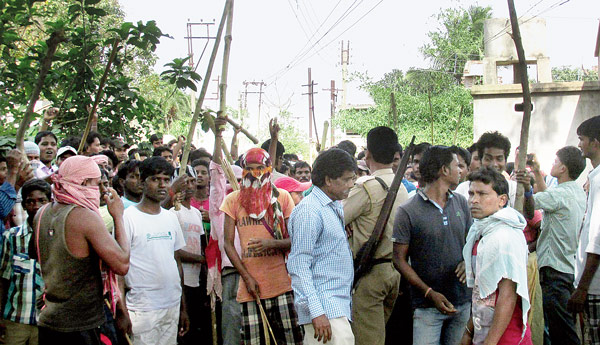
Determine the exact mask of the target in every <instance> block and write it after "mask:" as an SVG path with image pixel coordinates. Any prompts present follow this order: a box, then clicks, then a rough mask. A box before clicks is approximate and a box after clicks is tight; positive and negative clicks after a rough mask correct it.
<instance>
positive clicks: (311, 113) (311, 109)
mask: <svg viewBox="0 0 600 345" xmlns="http://www.w3.org/2000/svg"><path fill="white" fill-rule="evenodd" d="M315 85H318V84H315V82H314V80H312V75H311V68H310V67H309V68H308V84H306V85H302V86H308V93H303V95H308V144H309V146H310V148H311V149H310V150H309V151H310V158H311V160H312V152H313V150H312V146H313V123H314V125H315V136H316V137H317V143H318V142H319V135H318V134H317V122H316V120H315V98H314V95H315V93H318V92H315V90H314V87H315Z"/></svg>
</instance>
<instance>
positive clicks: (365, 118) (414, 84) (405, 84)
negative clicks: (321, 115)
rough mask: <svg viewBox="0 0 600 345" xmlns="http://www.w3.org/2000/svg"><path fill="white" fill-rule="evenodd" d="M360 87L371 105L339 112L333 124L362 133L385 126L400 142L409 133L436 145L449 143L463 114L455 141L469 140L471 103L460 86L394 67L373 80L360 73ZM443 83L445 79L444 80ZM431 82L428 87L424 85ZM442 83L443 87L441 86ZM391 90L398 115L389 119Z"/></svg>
mask: <svg viewBox="0 0 600 345" xmlns="http://www.w3.org/2000/svg"><path fill="white" fill-rule="evenodd" d="M360 78H362V85H361V88H362V89H364V90H365V91H367V92H369V94H370V96H371V97H372V98H373V101H374V102H375V106H373V107H370V108H368V109H348V110H343V111H341V112H340V115H339V116H338V117H337V120H336V125H338V126H340V127H342V128H344V129H346V130H348V131H351V132H355V133H358V134H360V135H362V136H366V134H367V132H368V131H369V130H370V129H371V128H373V127H376V126H389V127H391V128H394V123H397V127H396V128H394V129H395V130H396V132H397V133H398V139H399V141H400V143H402V144H404V145H406V144H408V143H409V142H410V139H411V138H412V136H413V135H416V142H422V141H427V142H431V143H433V144H436V145H452V144H453V143H452V141H453V138H454V133H455V130H456V125H457V123H458V119H459V117H460V109H461V106H462V107H463V114H462V118H461V122H460V126H459V129H458V134H457V142H456V143H457V144H458V145H461V146H465V147H466V146H469V145H471V144H472V141H473V138H472V132H473V106H472V105H471V103H470V102H471V100H472V98H471V95H470V93H469V91H468V90H466V89H465V88H463V87H462V86H459V85H455V84H453V83H449V84H446V85H444V83H443V81H444V80H443V79H442V80H439V79H438V80H436V78H435V75H431V73H424V72H420V71H417V70H411V71H408V72H407V73H406V74H404V73H403V72H402V71H398V70H394V71H392V72H390V73H387V74H386V75H385V76H384V77H383V78H382V79H381V80H379V81H373V80H371V79H370V78H368V77H367V76H365V75H361V76H360ZM445 83H448V81H447V80H446V81H445ZM427 86H431V88H429V89H428V88H427ZM442 86H444V87H442ZM392 92H393V93H394V95H395V100H396V108H397V114H398V118H397V120H396V121H394V119H393V115H392V107H391V98H390V94H391V93H392ZM429 97H431V105H432V109H433V129H434V136H433V139H432V138H431V122H432V116H431V111H430V108H429Z"/></svg>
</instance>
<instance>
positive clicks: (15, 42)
mask: <svg viewBox="0 0 600 345" xmlns="http://www.w3.org/2000/svg"><path fill="white" fill-rule="evenodd" d="M123 18H124V15H123V13H122V12H121V10H120V8H119V3H118V1H117V0H76V1H70V0H46V1H35V0H7V1H3V2H2V3H1V4H0V56H1V59H0V91H2V92H1V94H0V120H1V121H3V122H4V123H5V124H6V125H5V126H3V128H2V130H1V132H0V133H2V134H5V135H14V132H15V131H16V126H17V124H18V121H19V120H20V118H21V117H22V116H23V113H24V109H25V107H26V105H27V101H28V97H29V95H30V93H31V89H32V87H33V85H34V81H35V80H36V78H37V75H38V69H39V66H38V65H39V61H40V59H41V57H43V56H44V54H45V48H46V47H45V42H44V41H45V39H46V38H47V37H48V36H49V35H50V34H51V33H52V32H54V31H57V30H63V31H64V32H65V35H66V37H67V38H68V41H67V42H66V43H64V44H61V45H60V46H59V49H58V50H57V52H56V54H55V58H54V61H53V65H52V69H51V71H50V73H49V75H48V77H47V78H46V81H45V84H44V88H43V91H42V95H41V96H42V99H43V100H44V101H47V102H48V103H50V104H52V105H53V106H55V107H57V108H59V115H58V117H57V120H55V123H54V124H53V130H56V132H57V133H60V134H61V135H65V136H69V135H79V134H81V132H82V131H83V128H84V127H85V122H86V119H87V117H88V114H89V108H90V107H91V105H92V104H93V102H94V100H95V97H96V94H97V91H98V87H99V81H100V78H101V77H102V75H103V73H104V71H105V69H106V65H107V62H108V60H109V56H110V55H111V52H112V50H113V44H115V42H117V45H116V50H117V51H116V58H115V60H114V62H113V64H112V67H111V69H110V70H109V78H108V80H107V83H106V86H105V88H104V94H103V96H102V98H101V99H100V100H99V106H98V110H97V114H98V128H99V131H100V132H101V134H103V135H107V136H113V135H122V136H123V137H125V138H126V139H127V140H132V139H133V140H136V139H137V140H139V139H141V138H142V137H143V135H144V134H146V131H148V129H154V130H157V129H167V130H168V128H169V124H170V122H172V121H174V120H176V119H177V116H178V114H182V113H190V108H191V107H190V105H189V102H187V104H186V103H185V102H183V101H182V99H183V98H185V97H184V96H185V94H184V93H183V91H184V90H185V88H188V87H192V86H194V85H193V82H194V81H197V80H199V76H198V75H197V74H195V73H193V72H192V71H188V70H186V69H185V68H180V66H179V65H178V63H179V62H180V60H181V59H176V61H174V62H173V63H172V65H169V66H168V67H169V68H170V69H169V71H168V72H167V73H166V74H165V77H166V78H167V80H166V81H161V80H160V78H159V76H158V75H157V74H156V73H154V72H153V70H152V66H153V65H154V63H155V61H156V56H155V55H154V51H155V49H156V47H157V45H158V44H159V42H160V38H161V37H163V36H167V35H166V34H164V33H163V32H162V31H161V30H160V28H158V26H157V25H156V22H154V21H148V22H145V23H144V22H141V21H139V22H137V23H132V22H125V21H124V19H123ZM186 67H187V66H186ZM171 79H173V80H171ZM167 90H168V91H167ZM164 118H166V121H165V120H164Z"/></svg>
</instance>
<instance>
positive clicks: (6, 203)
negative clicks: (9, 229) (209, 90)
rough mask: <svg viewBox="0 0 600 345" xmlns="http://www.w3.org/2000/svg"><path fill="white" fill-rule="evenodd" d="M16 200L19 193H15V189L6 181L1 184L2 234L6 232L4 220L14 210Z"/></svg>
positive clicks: (0, 224) (0, 220) (0, 212)
mask: <svg viewBox="0 0 600 345" xmlns="http://www.w3.org/2000/svg"><path fill="white" fill-rule="evenodd" d="M16 200H17V192H16V191H15V187H13V186H12V185H11V184H10V183H8V182H6V181H5V182H4V183H2V184H0V234H2V233H3V232H4V218H6V216H8V214H9V213H10V211H11V210H12V209H13V206H15V202H16Z"/></svg>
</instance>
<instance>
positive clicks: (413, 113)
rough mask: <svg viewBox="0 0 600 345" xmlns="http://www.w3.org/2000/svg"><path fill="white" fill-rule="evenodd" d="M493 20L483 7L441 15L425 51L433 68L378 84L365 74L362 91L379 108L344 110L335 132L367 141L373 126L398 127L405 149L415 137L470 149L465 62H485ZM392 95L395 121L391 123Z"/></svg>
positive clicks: (361, 78)
mask: <svg viewBox="0 0 600 345" xmlns="http://www.w3.org/2000/svg"><path fill="white" fill-rule="evenodd" d="M491 15H492V13H491V8H490V7H480V6H471V7H469V8H467V9H465V8H448V9H445V10H442V11H440V13H439V14H438V15H436V18H437V20H438V22H439V27H438V28H437V29H435V30H433V31H431V32H429V33H428V34H427V37H428V38H429V42H428V43H426V44H424V45H423V46H422V47H421V52H422V53H423V55H424V56H425V58H427V59H428V60H429V61H430V68H428V69H417V68H410V69H409V70H408V71H407V72H406V73H403V72H402V71H399V70H393V71H391V72H389V73H387V74H385V75H384V76H383V78H381V80H377V81H374V80H373V79H372V78H370V77H369V76H368V75H367V74H360V73H359V74H356V75H355V76H354V77H355V78H357V79H358V81H359V82H360V83H361V86H360V87H361V88H362V89H363V90H365V91H366V92H368V93H369V95H370V96H371V98H372V99H373V102H374V103H375V105H374V106H372V107H370V108H368V109H347V110H342V111H341V112H340V114H339V116H338V117H337V119H336V123H335V124H336V126H339V127H341V128H343V129H346V130H348V131H351V132H355V133H358V134H360V135H363V136H364V135H366V134H367V132H368V131H369V130H370V129H371V128H373V127H375V126H381V125H385V126H390V127H394V124H395V123H397V127H396V128H395V129H396V131H397V133H398V137H399V139H400V142H401V143H402V144H408V143H409V142H410V139H411V138H412V136H413V135H416V141H417V142H421V141H428V142H432V143H433V144H436V145H440V144H441V145H452V144H453V141H454V136H455V135H456V144H457V145H460V146H463V147H467V146H470V145H471V144H472V142H473V105H472V97H471V95H470V93H469V91H468V90H467V89H465V88H464V87H463V86H462V85H461V84H460V80H461V77H462V73H463V70H464V65H465V63H466V61H467V60H478V59H481V58H483V24H484V21H485V19H488V18H491ZM392 92H393V93H394V95H395V99H396V107H397V114H398V118H397V119H393V117H392V107H391V100H390V94H391V93H392ZM430 102H431V106H430ZM461 108H462V116H461ZM432 114H433V115H432ZM459 118H460V123H459ZM432 123H433V138H432V134H431V124H432ZM457 125H458V130H457Z"/></svg>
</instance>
